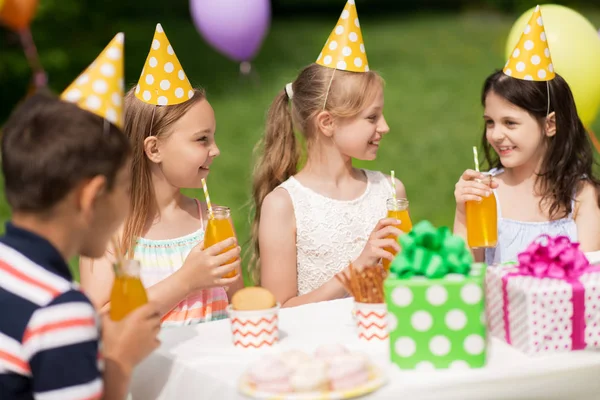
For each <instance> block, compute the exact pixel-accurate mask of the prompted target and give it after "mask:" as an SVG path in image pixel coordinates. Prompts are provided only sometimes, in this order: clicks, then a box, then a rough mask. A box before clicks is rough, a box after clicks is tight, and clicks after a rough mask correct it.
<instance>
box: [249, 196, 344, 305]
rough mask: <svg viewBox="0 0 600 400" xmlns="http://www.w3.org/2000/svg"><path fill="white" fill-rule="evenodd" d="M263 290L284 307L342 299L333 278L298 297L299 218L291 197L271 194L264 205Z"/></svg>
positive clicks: (260, 231)
mask: <svg viewBox="0 0 600 400" xmlns="http://www.w3.org/2000/svg"><path fill="white" fill-rule="evenodd" d="M258 238H259V245H260V266H261V286H263V287H264V288H266V289H268V290H270V291H271V292H272V293H273V294H274V295H275V298H276V299H277V301H278V302H279V303H280V304H281V305H282V307H292V306H298V305H301V304H308V303H315V302H319V301H325V300H332V299H337V298H341V297H343V296H344V295H345V293H346V292H345V290H344V288H343V287H342V285H341V284H340V283H339V282H338V281H337V280H336V279H335V278H334V279H331V280H330V281H328V282H327V283H325V284H324V285H323V286H321V287H320V288H318V289H316V290H314V291H312V292H310V293H307V294H305V295H302V296H297V294H298V280H297V279H298V277H297V268H296V265H297V264H296V218H295V216H294V207H293V205H292V199H291V198H290V196H289V194H288V193H287V192H286V191H285V190H283V189H277V190H274V191H273V192H271V193H269V194H268V195H267V196H266V197H265V199H264V201H263V204H262V208H261V214H260V223H259V228H258Z"/></svg>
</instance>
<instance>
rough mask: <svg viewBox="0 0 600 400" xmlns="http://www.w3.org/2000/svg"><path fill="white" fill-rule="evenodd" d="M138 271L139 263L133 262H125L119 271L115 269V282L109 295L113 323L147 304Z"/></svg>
mask: <svg viewBox="0 0 600 400" xmlns="http://www.w3.org/2000/svg"><path fill="white" fill-rule="evenodd" d="M139 269H140V268H139V263H138V262H137V261H134V260H127V261H126V262H125V265H124V266H122V267H121V271H119V270H117V269H116V268H115V281H114V283H113V287H112V291H111V294H110V318H111V319H112V320H113V321H120V320H122V319H123V318H125V316H126V315H127V314H129V313H130V312H131V311H133V310H135V309H136V308H138V307H139V306H142V305H144V304H146V303H147V302H148V297H147V295H146V289H145V288H144V285H143V284H142V281H141V280H140V277H139Z"/></svg>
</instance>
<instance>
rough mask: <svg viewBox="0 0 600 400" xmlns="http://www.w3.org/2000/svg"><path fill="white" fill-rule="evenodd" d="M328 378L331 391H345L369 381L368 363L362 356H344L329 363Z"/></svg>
mask: <svg viewBox="0 0 600 400" xmlns="http://www.w3.org/2000/svg"><path fill="white" fill-rule="evenodd" d="M328 376H329V381H330V385H331V390H345V389H350V388H353V387H356V386H360V385H362V384H365V383H366V382H367V381H368V380H369V370H368V362H367V360H366V358H365V357H364V356H363V355H360V354H346V355H341V356H338V357H335V358H332V359H331V360H330V361H329V368H328Z"/></svg>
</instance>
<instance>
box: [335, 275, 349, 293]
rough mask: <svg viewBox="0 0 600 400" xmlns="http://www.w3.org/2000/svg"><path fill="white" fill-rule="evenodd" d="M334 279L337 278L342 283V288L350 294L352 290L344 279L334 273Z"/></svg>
mask: <svg viewBox="0 0 600 400" xmlns="http://www.w3.org/2000/svg"><path fill="white" fill-rule="evenodd" d="M335 279H337V280H338V281H339V282H340V283H341V284H342V287H343V288H344V290H345V291H346V292H348V293H349V294H352V290H350V287H349V286H348V285H347V284H346V282H345V281H344V279H343V278H341V277H340V274H336V275H335Z"/></svg>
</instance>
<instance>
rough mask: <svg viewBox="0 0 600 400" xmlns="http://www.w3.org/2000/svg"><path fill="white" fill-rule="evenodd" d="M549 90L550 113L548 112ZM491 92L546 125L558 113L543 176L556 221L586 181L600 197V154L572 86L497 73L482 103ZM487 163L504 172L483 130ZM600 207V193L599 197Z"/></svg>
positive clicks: (544, 194)
mask: <svg viewBox="0 0 600 400" xmlns="http://www.w3.org/2000/svg"><path fill="white" fill-rule="evenodd" d="M548 89H550V109H549V110H548ZM489 92H494V93H496V94H497V95H499V96H501V97H503V98H505V99H506V100H507V101H509V102H511V103H512V104H514V105H516V106H517V107H519V108H522V109H523V110H525V111H527V112H528V113H529V114H530V115H531V116H532V117H533V118H535V119H537V120H538V122H539V123H540V125H542V126H543V124H544V121H545V118H546V116H547V114H548V112H550V113H552V112H555V118H556V135H554V136H552V137H546V138H545V140H546V141H547V145H548V148H547V150H546V154H545V156H544V159H543V160H542V167H541V170H540V173H539V176H538V181H537V182H538V183H539V184H540V185H539V188H540V190H541V194H542V197H543V198H542V200H543V201H547V202H548V204H549V213H550V218H552V219H554V218H556V217H566V216H567V215H568V214H569V213H571V212H572V211H573V210H571V201H572V199H573V197H574V196H575V194H576V192H577V190H578V188H579V187H580V183H581V181H582V179H584V178H585V179H586V180H587V181H588V182H590V183H592V184H593V185H594V186H595V188H596V193H597V194H599V193H600V180H599V179H598V178H597V177H596V176H595V175H594V172H593V166H594V164H595V160H594V151H593V147H592V143H591V141H590V138H589V136H588V133H587V132H586V130H585V127H584V126H583V123H582V122H581V120H580V119H579V116H578V114H577V107H576V106H575V100H574V98H573V94H572V93H571V89H570V88H569V85H568V84H567V82H566V81H565V80H564V79H563V78H562V77H561V76H560V75H558V74H556V76H555V77H554V79H552V80H551V81H549V82H536V81H526V80H521V79H516V78H512V77H509V76H507V75H505V74H504V73H503V72H502V71H496V72H495V73H493V74H492V75H490V76H489V77H488V78H487V79H486V81H485V83H484V85H483V90H482V94H481V103H482V105H483V106H484V107H485V99H486V97H487V95H488V93H489ZM482 142H483V148H484V151H485V158H486V160H487V162H488V164H489V166H490V167H492V168H502V163H501V162H500V159H499V158H498V156H497V155H496V154H495V153H494V152H493V150H492V149H491V146H490V144H489V143H488V141H487V139H486V132H485V128H484V131H483V137H482ZM598 204H599V206H600V194H599V195H598Z"/></svg>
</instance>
